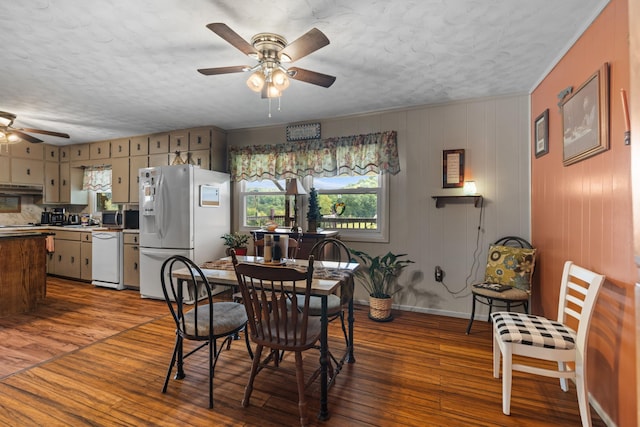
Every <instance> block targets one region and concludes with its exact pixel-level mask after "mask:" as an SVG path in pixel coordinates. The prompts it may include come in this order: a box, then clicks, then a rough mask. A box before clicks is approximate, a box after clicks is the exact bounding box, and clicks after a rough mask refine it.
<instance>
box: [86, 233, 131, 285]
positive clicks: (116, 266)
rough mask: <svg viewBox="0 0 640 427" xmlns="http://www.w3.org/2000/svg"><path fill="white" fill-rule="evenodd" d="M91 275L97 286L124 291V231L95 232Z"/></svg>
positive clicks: (92, 234)
mask: <svg viewBox="0 0 640 427" xmlns="http://www.w3.org/2000/svg"><path fill="white" fill-rule="evenodd" d="M91 237H92V249H91V254H92V260H91V261H92V262H91V264H92V265H91V270H92V271H91V274H92V276H93V281H92V282H91V283H92V284H93V285H96V286H105V287H108V288H114V289H124V280H123V276H124V268H123V259H122V256H123V254H122V253H123V244H122V231H94V232H92V233H91Z"/></svg>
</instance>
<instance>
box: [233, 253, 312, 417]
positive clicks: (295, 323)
mask: <svg viewBox="0 0 640 427" xmlns="http://www.w3.org/2000/svg"><path fill="white" fill-rule="evenodd" d="M232 259H233V265H234V267H235V271H236V276H237V279H238V286H239V287H240V292H241V293H242V299H243V303H244V306H245V309H246V312H247V317H248V319H249V337H250V339H251V341H253V342H254V343H255V344H256V345H257V347H256V350H255V356H254V358H253V363H252V365H251V373H250V375H249V381H248V383H247V386H246V388H245V392H244V397H243V399H242V406H245V407H246V406H248V405H249V399H250V398H251V393H252V391H253V383H254V380H255V378H256V375H257V374H258V373H259V372H260V371H262V369H264V368H265V367H273V366H275V367H281V360H280V354H281V353H282V352H284V351H291V352H293V353H295V372H296V384H297V388H298V410H299V413H300V425H302V426H306V425H307V424H308V417H307V402H306V399H305V389H306V386H307V384H305V376H304V370H303V365H302V353H303V352H304V351H306V350H309V349H311V348H314V347H315V346H316V343H317V342H318V341H319V339H320V332H321V323H320V318H319V317H314V316H309V303H308V301H309V296H310V293H311V282H312V277H313V256H310V257H309V266H308V268H307V271H300V270H297V269H294V268H288V267H280V266H277V267H275V266H265V265H258V264H244V263H239V262H238V260H237V258H236V256H235V254H232ZM285 285H286V286H285ZM285 287H286V289H285ZM301 296H302V297H304V298H306V301H307V303H306V304H304V305H303V306H302V309H301V310H291V309H290V307H291V306H293V307H296V306H297V301H298V298H300V297H301ZM265 347H267V348H268V349H270V350H271V351H270V352H269V354H268V355H267V356H266V357H264V358H262V352H263V349H264V348H265ZM271 362H273V364H272V363H271ZM313 378H315V376H313Z"/></svg>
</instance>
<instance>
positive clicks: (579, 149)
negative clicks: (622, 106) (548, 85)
mask: <svg viewBox="0 0 640 427" xmlns="http://www.w3.org/2000/svg"><path fill="white" fill-rule="evenodd" d="M561 107H562V130H563V131H564V135H563V144H562V148H563V157H562V160H563V164H564V165H565V166H568V165H570V164H573V163H576V162H579V161H581V160H584V159H586V158H587V157H591V156H594V155H596V154H598V153H601V152H603V151H606V150H608V149H609V64H607V63H605V64H604V65H603V66H602V67H601V68H600V69H599V70H598V71H596V72H595V73H594V74H592V75H591V77H589V79H587V81H586V82H584V83H583V84H582V86H580V88H579V89H578V90H577V91H575V92H574V93H573V94H571V96H569V97H567V98H566V99H565V100H564V101H563V103H562V105H561Z"/></svg>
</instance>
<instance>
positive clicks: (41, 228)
mask: <svg viewBox="0 0 640 427" xmlns="http://www.w3.org/2000/svg"><path fill="white" fill-rule="evenodd" d="M58 230H64V231H77V232H82V231H84V232H92V231H122V232H123V233H139V232H140V230H137V229H136V230H134V229H126V230H125V229H122V228H112V227H102V226H87V225H71V226H69V225H68V226H58V225H0V234H1V235H7V234H15V233H24V232H33V233H44V232H47V231H58Z"/></svg>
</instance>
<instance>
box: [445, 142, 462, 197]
mask: <svg viewBox="0 0 640 427" xmlns="http://www.w3.org/2000/svg"><path fill="white" fill-rule="evenodd" d="M463 185H464V150H463V149H459V150H442V188H458V187H462V186H463Z"/></svg>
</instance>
